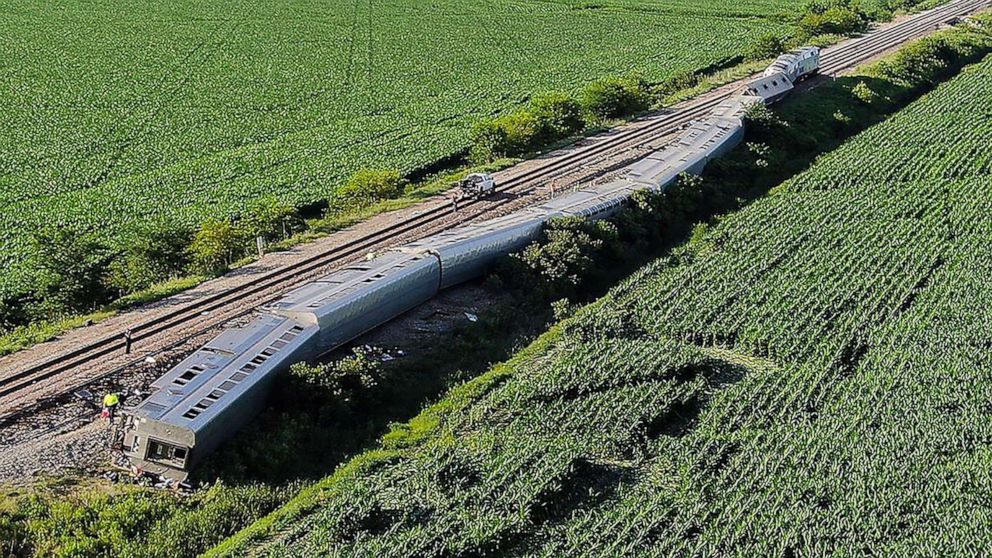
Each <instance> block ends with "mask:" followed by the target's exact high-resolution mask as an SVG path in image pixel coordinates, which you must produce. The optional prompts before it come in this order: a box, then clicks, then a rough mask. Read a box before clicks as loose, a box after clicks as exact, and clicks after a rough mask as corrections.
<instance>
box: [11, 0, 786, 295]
mask: <svg viewBox="0 0 992 558" xmlns="http://www.w3.org/2000/svg"><path fill="white" fill-rule="evenodd" d="M798 4H799V2H797V1H796V0H743V1H740V2H736V3H734V5H733V6H732V7H728V5H727V4H726V3H725V2H720V1H718V0H679V1H675V0H660V1H659V0H604V1H600V2H584V1H582V2H580V1H576V0H498V1H492V0H436V1H430V2H427V1H423V0H369V1H368V2H365V1H361V2H360V1H357V0H355V1H345V0H289V1H285V2H271V1H260V0H221V1H219V2H193V1H189V0H176V1H170V2H147V1H138V2H128V3H124V4H122V3H120V2H113V1H109V0H95V1H92V2H81V1H78V0H72V1H69V2H61V3H56V4H53V3H51V2H43V1H39V0H11V1H9V2H6V3H5V6H4V10H3V13H2V14H0V29H2V31H3V32H2V33H0V69H2V72H0V106H2V107H3V110H2V111H0V270H2V271H0V294H3V293H4V292H11V291H12V290H14V291H16V290H17V289H19V288H23V287H24V283H25V282H28V281H30V274H29V273H27V272H28V270H27V269H26V265H25V260H26V258H27V256H28V253H27V252H28V249H27V246H28V244H27V243H26V241H25V236H26V235H27V234H29V233H30V232H31V231H34V230H36V229H37V228H38V227H40V226H42V225H58V226H60V227H64V228H67V229H69V230H73V231H80V232H83V231H89V232H96V233H98V234H99V235H100V236H101V237H102V239H103V240H104V241H106V242H108V243H110V244H111V246H112V247H119V245H120V244H122V243H125V242H127V240H126V237H127V231H128V230H130V229H131V228H132V227H133V226H134V225H135V224H136V223H139V222H143V221H151V220H164V221H167V222H175V223H180V224H184V225H189V226H195V225H196V224H199V223H200V222H202V221H203V220H204V219H206V218H207V217H223V216H228V215H231V214H234V213H236V212H237V211H238V210H239V209H242V208H244V207H245V204H246V203H249V202H250V201H251V200H254V199H257V198H259V197H261V196H263V195H273V194H274V195H276V196H277V197H279V198H281V199H282V200H284V201H288V202H291V203H294V204H305V203H310V202H315V201H320V200H324V199H326V198H327V197H328V195H329V194H330V193H331V192H332V191H333V189H334V188H335V186H337V185H338V184H340V182H341V181H342V180H343V178H345V177H347V176H348V175H350V174H351V173H352V172H353V171H355V170H357V169H359V168H390V169H397V170H400V171H402V172H411V171H415V170H417V169H422V168H424V167H429V166H431V165H432V164H434V163H436V162H437V161H439V160H443V159H445V158H446V157H449V156H451V155H452V154H455V153H458V152H461V151H463V150H464V149H465V148H466V147H467V146H468V141H469V135H470V127H471V124H472V123H473V122H474V121H476V120H478V119H480V118H482V117H485V116H491V115H493V114H496V113H498V112H500V111H503V110H508V109H510V108H513V107H514V106H516V105H519V104H520V103H522V102H524V101H525V100H526V99H527V98H528V97H529V96H530V95H533V94H535V93H540V92H543V91H547V90H551V89H564V90H567V91H575V90H577V89H578V88H581V87H582V86H583V85H585V84H587V83H588V82H590V81H593V80H594V79H596V78H599V77H603V76H605V75H610V74H617V75H627V74H631V75H633V74H639V75H642V76H644V77H645V78H646V79H648V80H651V81H660V80H663V79H664V78H666V77H669V76H673V75H675V74H679V73H683V72H687V71H692V70H697V69H701V68H705V67H709V66H712V65H714V64H719V63H721V62H722V61H727V60H730V59H733V58H734V57H735V56H738V55H739V54H740V52H741V50H742V48H743V47H745V46H746V45H747V44H748V43H749V42H751V41H753V40H754V38H755V37H757V36H759V35H761V34H765V33H779V34H785V33H786V29H787V27H788V25H789V23H788V20H787V18H786V17H785V15H786V14H788V12H789V10H793V9H795V8H796V7H797V6H798Z"/></svg>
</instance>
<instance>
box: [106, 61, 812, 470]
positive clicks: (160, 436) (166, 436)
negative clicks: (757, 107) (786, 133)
mask: <svg viewBox="0 0 992 558" xmlns="http://www.w3.org/2000/svg"><path fill="white" fill-rule="evenodd" d="M790 60H792V62H791V63H792V64H793V66H790V68H799V70H796V71H797V72H798V71H805V72H808V71H809V69H808V68H809V66H808V62H803V63H804V64H806V65H801V64H800V65H797V63H796V59H790ZM799 60H800V61H806V60H808V57H807V58H804V57H799ZM815 60H816V62H817V63H818V61H819V51H818V50H817V51H816V59H815ZM781 61H782V60H780V62H781ZM773 68H774V66H773ZM786 69H787V70H789V68H786ZM770 70H771V69H770ZM789 71H792V70H789ZM773 73H774V74H775V75H776V76H784V75H785V74H782V73H781V71H779V70H776V71H775V72H773ZM797 75H798V74H797ZM766 77H767V76H766ZM777 79H783V78H777ZM790 83H791V80H790ZM778 98H779V97H777V96H765V95H761V94H760V92H755V91H753V88H750V87H749V89H748V91H747V92H746V93H745V94H744V95H742V96H738V97H735V98H732V99H729V100H727V101H725V102H724V103H721V104H720V105H719V106H718V107H717V108H716V109H715V110H714V111H713V112H712V114H711V115H710V116H709V117H708V118H706V119H704V120H702V121H699V122H694V123H692V124H691V125H690V126H689V128H688V129H687V130H686V131H685V132H684V133H683V134H681V135H680V137H679V138H678V140H677V141H676V142H674V143H673V144H671V145H669V146H666V147H665V148H663V149H660V150H658V151H656V152H654V153H651V154H650V155H648V156H647V157H645V158H644V159H642V160H640V161H638V162H637V163H635V164H633V165H632V166H631V167H630V168H629V170H628V172H627V173H626V174H625V175H624V176H622V177H621V178H619V179H617V180H614V181H612V182H609V183H607V184H602V185H587V186H584V187H582V188H580V189H578V190H576V191H574V192H571V193H569V194H567V195H564V196H561V197H559V198H556V199H552V200H548V201H545V202H542V203H540V204H537V205H535V206H532V207H530V208H527V209H524V210H521V211H518V212H515V213H512V214H510V215H506V216H503V217H499V218H496V219H490V220H487V221H482V222H479V223H470V224H467V225H464V226H460V227H457V228H454V229H452V230H449V231H445V232H442V233H439V234H436V235H432V236H430V237H427V238H424V239H421V240H418V241H416V242H413V243H410V244H407V245H405V246H402V247H400V248H397V249H394V250H390V251H388V252H386V253H384V254H381V255H379V256H377V257H375V258H372V259H370V260H368V261H363V262H358V263H354V264H352V265H349V266H347V267H344V268H342V269H340V270H337V271H335V272H333V273H330V274H328V275H327V276H325V277H322V278H320V279H318V280H316V281H313V282H311V283H308V284H306V285H303V286H302V287H299V288H297V289H295V290H294V291H292V292H290V293H289V294H287V295H286V296H285V297H283V298H282V299H280V300H278V301H276V302H275V303H273V304H271V305H269V306H267V307H265V308H263V309H261V311H260V313H259V314H258V315H257V316H256V317H255V318H254V319H253V320H251V321H250V322H249V323H248V324H247V325H243V326H240V327H234V328H231V329H228V330H226V331H224V332H223V333H221V334H220V335H219V336H217V337H216V338H215V339H213V340H212V341H210V342H209V343H207V344H206V345H204V346H203V347H202V348H201V349H199V350H198V351H196V352H195V353H193V354H192V355H191V356H190V357H189V358H187V359H186V360H184V361H182V362H181V363H179V364H178V365H177V366H175V367H174V368H172V369H171V370H170V371H169V372H168V373H166V374H165V375H164V376H162V377H161V378H159V379H158V380H157V381H156V382H155V383H153V384H152V388H153V390H154V391H153V393H152V395H151V396H150V397H148V398H147V399H146V400H145V401H143V402H142V403H140V404H139V405H137V406H136V407H134V408H131V409H127V410H126V412H125V421H126V422H125V434H124V438H123V443H122V452H123V455H124V456H125V457H126V458H127V460H128V462H129V464H130V467H131V468H132V470H133V471H134V472H136V473H138V472H147V473H152V474H155V475H158V476H160V477H164V478H167V479H172V480H183V479H185V478H186V476H187V474H188V472H189V471H190V470H191V468H193V467H195V466H196V465H197V464H198V463H199V462H201V461H202V459H203V458H204V457H206V456H207V455H209V454H210V452H212V451H213V450H214V449H216V448H217V447H218V446H219V445H220V444H222V443H223V442H224V441H226V440H227V439H228V438H229V437H230V436H232V435H233V434H234V433H235V432H237V431H238V430H239V429H240V428H242V427H243V426H244V425H245V424H247V422H249V421H250V420H251V419H252V417H253V416H255V414H256V413H258V411H259V410H260V409H261V408H262V406H263V405H264V403H265V396H266V393H267V391H268V387H269V386H270V385H271V383H272V380H273V378H274V377H275V375H276V374H278V373H280V372H282V371H284V370H286V369H288V368H289V366H290V365H291V364H293V363H295V362H299V361H301V360H311V359H314V358H316V357H318V356H319V355H322V354H324V353H327V352H329V351H331V350H334V349H335V348H337V347H340V346H341V345H343V344H345V343H347V342H349V341H351V340H352V339H354V338H356V337H358V336H359V335H361V334H362V333H364V332H366V331H369V330H370V329H373V328H375V327H377V326H379V325H381V324H383V323H385V322H386V321H388V320H391V319H392V318H395V317H396V316H399V315H400V314H402V313H404V312H406V311H408V310H410V309H412V308H414V307H416V306H417V305H419V304H421V303H423V302H425V301H427V300H429V299H430V298H432V297H433V296H434V295H436V294H437V293H438V291H440V290H441V289H445V288H448V287H451V286H453V285H457V284H460V283H463V282H465V281H469V280H471V279H474V278H477V277H480V276H482V275H483V274H484V273H485V272H486V270H487V269H488V268H489V267H490V266H491V265H492V264H493V263H495V262H496V261H497V260H498V259H499V258H501V257H503V256H505V255H506V254H509V253H511V252H514V251H517V250H520V249H521V248H523V247H525V246H526V245H527V244H529V243H530V242H533V241H534V240H536V239H537V238H538V237H539V236H540V234H541V230H542V228H543V225H544V223H545V222H547V221H548V220H549V219H552V218H555V217H563V216H580V217H584V218H588V219H603V218H607V217H610V216H612V215H614V214H615V213H616V212H618V211H619V210H620V209H621V208H622V207H623V206H624V204H625V203H626V201H627V200H628V199H629V198H630V196H631V194H633V193H634V192H636V191H638V190H645V189H649V190H653V191H661V190H663V189H664V188H666V187H668V186H669V185H670V184H672V183H673V182H674V181H675V180H677V179H678V177H679V175H681V174H683V173H690V174H699V173H701V172H702V170H703V168H704V167H705V166H706V164H707V163H708V162H709V161H710V160H712V159H713V158H715V157H718V156H720V155H722V154H724V153H726V152H728V151H730V150H731V149H733V148H734V147H735V146H736V145H738V144H739V143H740V142H741V140H742V139H743V135H744V123H743V117H744V114H745V113H746V111H747V109H748V108H749V107H750V106H751V105H753V104H756V103H769V102H773V101H775V100H777V99H778Z"/></svg>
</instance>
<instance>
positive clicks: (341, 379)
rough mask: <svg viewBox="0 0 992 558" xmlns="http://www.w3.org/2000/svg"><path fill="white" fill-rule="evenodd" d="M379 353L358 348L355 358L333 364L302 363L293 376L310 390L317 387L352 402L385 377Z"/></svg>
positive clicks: (368, 348) (344, 359)
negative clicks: (359, 393)
mask: <svg viewBox="0 0 992 558" xmlns="http://www.w3.org/2000/svg"><path fill="white" fill-rule="evenodd" d="M379 357H380V352H379V351H377V350H376V349H373V348H371V347H357V348H356V349H355V351H354V354H352V355H350V356H348V357H345V358H343V359H341V360H339V361H337V362H333V363H331V364H317V365H312V364H307V363H304V362H299V363H296V364H294V365H292V366H291V367H290V369H289V372H290V375H291V376H292V377H293V378H296V379H297V380H300V381H302V382H303V383H304V384H307V385H309V386H314V387H318V388H320V389H322V390H324V391H326V392H329V393H330V394H332V395H334V396H338V397H341V396H343V397H346V398H350V397H351V396H353V395H354V394H355V393H357V392H358V391H359V390H363V389H368V388H371V387H374V386H375V385H376V383H377V381H378V378H379V377H380V376H381V375H382V362H381V359H380V358H379Z"/></svg>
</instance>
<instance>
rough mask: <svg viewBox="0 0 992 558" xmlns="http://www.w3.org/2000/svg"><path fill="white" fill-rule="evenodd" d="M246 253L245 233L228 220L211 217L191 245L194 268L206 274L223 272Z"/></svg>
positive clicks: (190, 250) (201, 227)
mask: <svg viewBox="0 0 992 558" xmlns="http://www.w3.org/2000/svg"><path fill="white" fill-rule="evenodd" d="M244 253H245V238H244V234H243V233H242V231H241V230H239V228H238V227H237V226H236V225H235V224H234V223H232V222H230V221H227V220H216V219H211V220H208V221H207V222H205V223H203V225H201V226H200V230H199V231H197V233H196V235H195V236H194V237H193V242H192V243H191V244H190V246H189V254H190V258H191V260H192V266H193V268H194V270H195V271H197V272H200V273H204V274H216V273H220V272H223V271H224V270H226V269H227V268H228V267H230V265H231V263H233V262H234V261H235V260H236V259H237V258H239V257H241V256H242V255H244Z"/></svg>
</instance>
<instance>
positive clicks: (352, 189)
mask: <svg viewBox="0 0 992 558" xmlns="http://www.w3.org/2000/svg"><path fill="white" fill-rule="evenodd" d="M404 186H405V184H404V181H403V176H402V175H401V174H400V173H399V171H395V170H370V169H362V170H359V171H357V172H356V173H355V174H353V175H352V176H351V178H350V179H349V180H348V182H347V183H346V184H345V185H344V186H341V187H340V188H338V189H337V190H335V191H334V193H333V194H332V195H331V200H330V205H329V211H349V210H354V209H359V208H362V207H368V206H370V205H373V204H376V203H379V202H381V201H384V200H388V199H392V198H396V197H398V196H400V195H401V194H403V187H404Z"/></svg>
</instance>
